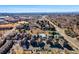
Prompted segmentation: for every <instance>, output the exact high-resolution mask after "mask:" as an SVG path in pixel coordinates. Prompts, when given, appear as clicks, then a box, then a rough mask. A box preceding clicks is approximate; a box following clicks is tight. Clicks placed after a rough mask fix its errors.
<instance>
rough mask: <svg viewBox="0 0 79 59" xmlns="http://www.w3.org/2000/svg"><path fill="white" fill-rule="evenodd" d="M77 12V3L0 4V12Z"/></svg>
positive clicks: (78, 8) (78, 7) (78, 6)
mask: <svg viewBox="0 0 79 59" xmlns="http://www.w3.org/2000/svg"><path fill="white" fill-rule="evenodd" d="M36 12H48V13H49V12H79V5H0V13H36Z"/></svg>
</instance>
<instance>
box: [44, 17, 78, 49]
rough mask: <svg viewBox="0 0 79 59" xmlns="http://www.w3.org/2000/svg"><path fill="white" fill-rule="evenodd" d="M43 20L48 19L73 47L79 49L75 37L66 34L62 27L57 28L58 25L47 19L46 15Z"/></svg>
mask: <svg viewBox="0 0 79 59" xmlns="http://www.w3.org/2000/svg"><path fill="white" fill-rule="evenodd" d="M43 19H44V20H46V21H48V22H49V23H50V24H51V25H53V26H54V27H55V28H56V30H57V31H58V32H59V33H60V34H61V35H62V36H63V37H64V38H65V39H66V40H67V41H68V42H69V43H71V44H72V45H73V46H74V47H75V48H77V49H79V41H78V40H77V39H76V38H71V37H69V36H67V35H66V34H65V32H64V29H61V28H59V27H58V26H56V25H55V24H53V23H52V22H51V21H50V20H49V19H47V18H46V17H43Z"/></svg>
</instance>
